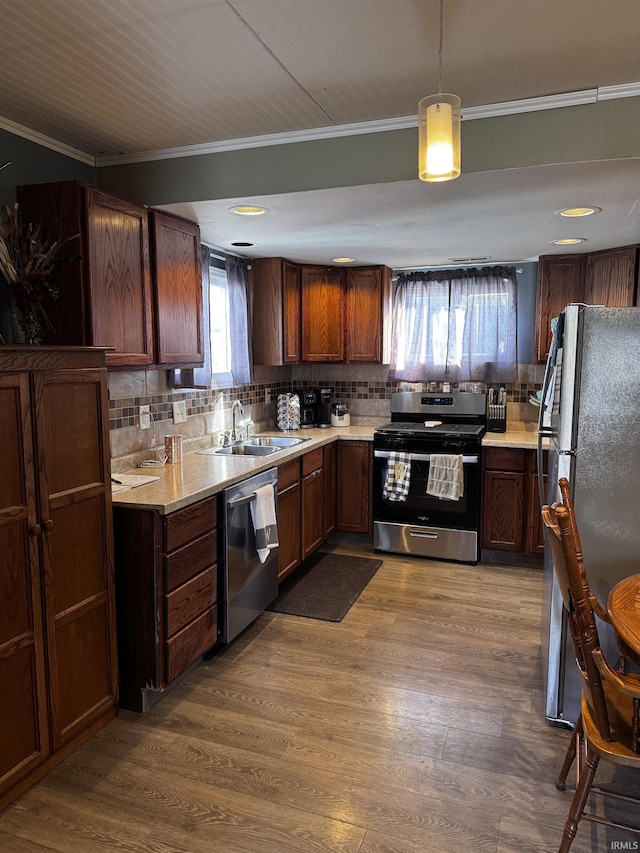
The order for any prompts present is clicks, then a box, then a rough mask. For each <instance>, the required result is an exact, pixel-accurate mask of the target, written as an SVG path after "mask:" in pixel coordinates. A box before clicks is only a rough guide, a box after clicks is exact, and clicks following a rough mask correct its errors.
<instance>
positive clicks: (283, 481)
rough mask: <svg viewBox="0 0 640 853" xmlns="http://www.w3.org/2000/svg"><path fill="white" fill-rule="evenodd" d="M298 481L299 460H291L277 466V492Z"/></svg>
mask: <svg viewBox="0 0 640 853" xmlns="http://www.w3.org/2000/svg"><path fill="white" fill-rule="evenodd" d="M299 480H300V459H292V460H291V462H285V463H284V464H283V465H279V466H278V492H282V491H284V489H286V488H287V487H288V486H291V485H292V484H293V483H297V482H298V481H299Z"/></svg>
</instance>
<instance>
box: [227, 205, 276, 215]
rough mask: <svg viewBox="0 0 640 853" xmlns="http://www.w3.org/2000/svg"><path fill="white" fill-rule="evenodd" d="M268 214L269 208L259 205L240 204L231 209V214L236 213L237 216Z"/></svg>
mask: <svg viewBox="0 0 640 853" xmlns="http://www.w3.org/2000/svg"><path fill="white" fill-rule="evenodd" d="M268 212H269V208H267V207H260V206H259V205H257V204H238V205H236V206H235V207H230V208H229V213H235V214H236V215H237V216H262V214H263V213H268Z"/></svg>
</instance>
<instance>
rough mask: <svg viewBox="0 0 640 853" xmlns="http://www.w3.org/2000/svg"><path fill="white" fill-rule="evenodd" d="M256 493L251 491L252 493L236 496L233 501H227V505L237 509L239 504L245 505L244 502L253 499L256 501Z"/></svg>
mask: <svg viewBox="0 0 640 853" xmlns="http://www.w3.org/2000/svg"><path fill="white" fill-rule="evenodd" d="M255 499H256V493H255V492H251V494H250V495H245V496H244V497H243V498H236V499H235V500H233V501H227V506H228V507H229V509H235V508H236V507H237V506H243V505H244V504H248V503H251V501H255Z"/></svg>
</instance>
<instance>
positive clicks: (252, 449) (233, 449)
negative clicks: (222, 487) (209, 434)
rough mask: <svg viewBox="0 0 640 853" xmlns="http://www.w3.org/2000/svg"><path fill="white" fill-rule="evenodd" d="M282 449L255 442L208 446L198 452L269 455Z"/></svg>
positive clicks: (223, 454) (226, 454)
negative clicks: (263, 445)
mask: <svg viewBox="0 0 640 853" xmlns="http://www.w3.org/2000/svg"><path fill="white" fill-rule="evenodd" d="M279 450H282V448H281V447H274V446H271V447H268V446H267V447H262V446H260V445H256V444H245V443H244V442H239V443H238V444H229V445H227V446H226V447H208V448H207V449H206V450H200V451H199V453H203V454H208V455H210V456H211V455H221V456H270V455H271V454H272V453H277V452H278V451H279Z"/></svg>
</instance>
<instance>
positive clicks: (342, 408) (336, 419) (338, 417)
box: [331, 403, 351, 427]
mask: <svg viewBox="0 0 640 853" xmlns="http://www.w3.org/2000/svg"><path fill="white" fill-rule="evenodd" d="M331 426H334V427H347V426H351V415H350V414H349V406H348V405H347V404H346V403H334V404H333V405H332V406H331Z"/></svg>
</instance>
